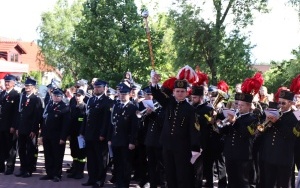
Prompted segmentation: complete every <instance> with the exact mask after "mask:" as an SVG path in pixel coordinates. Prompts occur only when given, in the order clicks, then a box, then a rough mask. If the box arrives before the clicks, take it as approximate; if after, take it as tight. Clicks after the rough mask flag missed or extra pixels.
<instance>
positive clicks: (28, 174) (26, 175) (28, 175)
mask: <svg viewBox="0 0 300 188" xmlns="http://www.w3.org/2000/svg"><path fill="white" fill-rule="evenodd" d="M31 175H32V174H31V173H30V172H26V173H24V174H23V176H22V178H29V177H31Z"/></svg>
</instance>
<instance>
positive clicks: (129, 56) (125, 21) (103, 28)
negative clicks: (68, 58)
mask: <svg viewBox="0 0 300 188" xmlns="http://www.w3.org/2000/svg"><path fill="white" fill-rule="evenodd" d="M83 7H84V8H83V16H84V18H83V19H82V20H81V22H80V24H78V26H76V29H75V32H74V35H73V38H72V48H71V49H70V51H71V52H72V54H73V57H74V58H75V59H76V60H77V62H80V69H81V71H80V73H79V74H80V76H82V77H84V78H87V79H90V78H92V77H98V78H101V79H104V80H108V81H109V82H110V84H111V85H116V84H117V83H118V82H120V80H121V79H122V78H123V76H124V73H125V72H126V71H130V72H132V75H133V77H134V80H135V81H136V82H138V83H143V84H144V85H145V84H147V82H148V80H149V75H150V70H151V64H150V57H149V48H148V43H147V37H146V33H145V29H144V23H143V19H142V17H141V15H140V13H139V12H138V10H137V7H136V5H135V3H134V0H88V1H86V2H85V3H84V5H83ZM163 36H164V33H163V31H162V30H155V29H152V31H151V37H152V45H153V50H154V54H155V59H156V62H155V63H156V67H160V65H161V64H163V63H164V53H163V51H161V50H159V49H161V47H160V46H161V45H162V44H161V40H162V38H163Z"/></svg>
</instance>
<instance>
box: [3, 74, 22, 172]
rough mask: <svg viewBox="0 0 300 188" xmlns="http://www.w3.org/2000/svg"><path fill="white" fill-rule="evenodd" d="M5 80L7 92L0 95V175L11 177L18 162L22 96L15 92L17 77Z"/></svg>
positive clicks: (9, 77) (8, 76)
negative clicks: (19, 107) (19, 113)
mask: <svg viewBox="0 0 300 188" xmlns="http://www.w3.org/2000/svg"><path fill="white" fill-rule="evenodd" d="M4 80H5V90H4V91H2V92H1V94H0V173H4V174H5V175H10V174H12V173H13V171H14V168H15V161H16V142H17V138H16V135H15V127H16V123H17V122H16V120H17V113H18V104H19V100H20V95H19V93H18V92H17V91H16V90H14V85H15V80H16V77H15V76H13V75H6V76H5V77H4ZM5 161H6V162H7V163H6V166H7V169H6V171H5Z"/></svg>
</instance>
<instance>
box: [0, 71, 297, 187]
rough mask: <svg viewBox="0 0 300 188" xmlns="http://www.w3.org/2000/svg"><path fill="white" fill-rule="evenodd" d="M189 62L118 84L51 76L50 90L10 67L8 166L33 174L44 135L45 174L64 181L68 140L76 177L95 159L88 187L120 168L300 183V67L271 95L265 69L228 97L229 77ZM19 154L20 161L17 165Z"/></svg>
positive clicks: (125, 179)
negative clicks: (173, 71) (298, 175)
mask: <svg viewBox="0 0 300 188" xmlns="http://www.w3.org/2000/svg"><path fill="white" fill-rule="evenodd" d="M180 71H181V72H179V73H178V75H177V77H171V78H169V79H167V80H165V81H163V82H162V83H161V77H160V75H159V74H156V73H155V72H152V73H151V80H150V84H149V85H147V86H145V87H142V86H141V85H140V84H138V83H136V82H134V80H133V79H132V77H131V73H130V72H127V73H125V75H124V79H122V80H121V82H120V83H119V84H118V85H117V86H116V88H115V89H112V88H111V87H109V85H108V82H107V81H104V80H101V79H99V78H94V79H93V80H92V81H91V83H90V85H88V82H87V81H86V80H84V79H81V80H78V81H77V82H76V83H75V84H74V86H72V87H70V88H67V89H66V90H62V89H61V88H59V87H58V86H57V85H56V84H54V83H50V84H49V85H48V86H47V88H48V92H47V94H46V96H45V97H40V96H39V95H38V93H37V82H36V80H34V79H33V78H30V77H28V78H27V79H26V80H25V82H24V88H23V89H22V90H21V92H18V91H17V90H16V89H14V88H15V84H16V77H15V76H13V75H10V74H8V75H6V76H5V77H4V83H5V85H4V88H3V91H1V93H0V151H1V152H0V173H3V174H5V175H11V174H14V175H15V176H17V177H22V178H29V177H31V176H32V173H33V172H34V171H35V170H36V162H37V152H38V147H37V146H38V145H39V144H42V145H43V148H44V150H43V152H44V158H45V170H46V174H45V175H44V176H42V177H40V180H52V181H54V182H60V181H61V180H62V164H63V158H64V154H65V148H66V142H67V141H69V145H70V150H71V156H72V158H73V161H72V166H71V168H70V169H68V170H67V173H68V175H67V178H74V179H82V178H83V177H84V169H85V165H86V169H87V172H88V180H87V182H81V185H82V186H92V187H105V183H106V180H107V173H108V170H111V171H112V178H111V179H110V180H109V181H110V182H111V183H114V185H115V187H117V188H126V187H129V185H130V182H131V181H136V182H138V184H139V186H140V187H150V188H156V187H168V188H200V187H214V185H215V186H216V184H217V187H220V188H225V187H228V188H247V187H249V188H250V187H257V188H272V187H280V188H288V187H297V185H296V183H295V182H296V180H295V167H297V168H298V169H299V167H300V150H299V147H300V145H299V144H300V141H299V137H300V123H299V120H298V119H297V111H298V109H299V107H300V87H299V86H300V75H299V76H297V77H296V78H294V79H293V80H292V82H291V86H290V88H287V87H281V88H279V89H278V91H277V92H276V93H275V94H268V91H267V88H266V87H265V86H263V78H262V75H261V74H260V73H256V74H255V75H254V76H253V77H251V78H247V79H245V80H244V82H243V83H238V84H236V87H235V89H234V91H233V93H232V94H231V96H229V86H228V85H227V83H226V82H225V81H223V80H220V81H219V82H218V84H217V85H216V86H212V85H210V86H209V85H208V79H207V76H206V75H205V74H204V73H202V72H194V73H195V75H194V76H191V75H192V74H191V72H193V70H191V69H189V70H187V69H181V70H180ZM186 71H188V73H189V74H187V72H186ZM187 75H189V77H187ZM298 118H299V115H298ZM17 153H18V154H19V158H20V170H19V171H18V172H14V169H15V161H16V154H17ZM112 167H113V168H112ZM216 180H217V183H216ZM79 184H80V183H79Z"/></svg>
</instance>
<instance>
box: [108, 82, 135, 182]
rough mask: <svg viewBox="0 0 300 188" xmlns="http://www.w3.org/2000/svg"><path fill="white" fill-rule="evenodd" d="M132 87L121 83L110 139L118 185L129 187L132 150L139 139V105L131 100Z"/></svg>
mask: <svg viewBox="0 0 300 188" xmlns="http://www.w3.org/2000/svg"><path fill="white" fill-rule="evenodd" d="M130 92H131V88H130V87H128V86H127V85H126V84H122V85H120V103H118V104H115V105H114V107H113V109H112V116H111V118H112V119H111V126H110V127H109V141H111V145H112V148H113V154H114V165H115V166H114V167H115V168H114V170H115V176H116V186H117V187H129V183H130V176H131V169H132V157H133V156H132V154H133V153H132V150H133V149H135V145H136V139H137V126H138V119H137V116H136V111H137V110H138V109H137V107H136V106H135V105H134V104H133V103H132V102H131V101H130Z"/></svg>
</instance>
